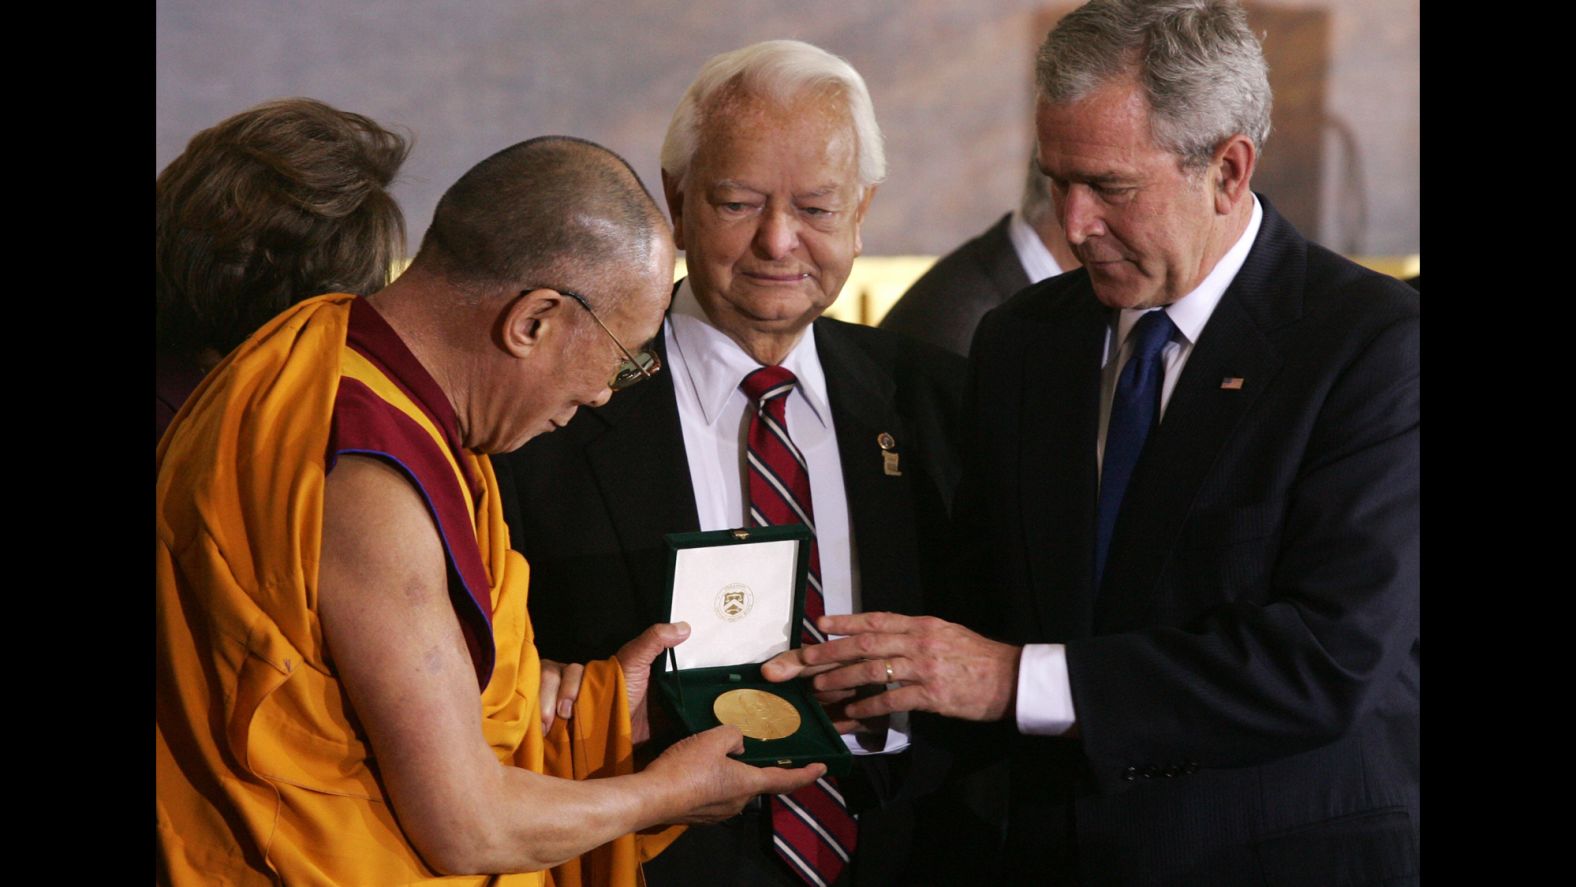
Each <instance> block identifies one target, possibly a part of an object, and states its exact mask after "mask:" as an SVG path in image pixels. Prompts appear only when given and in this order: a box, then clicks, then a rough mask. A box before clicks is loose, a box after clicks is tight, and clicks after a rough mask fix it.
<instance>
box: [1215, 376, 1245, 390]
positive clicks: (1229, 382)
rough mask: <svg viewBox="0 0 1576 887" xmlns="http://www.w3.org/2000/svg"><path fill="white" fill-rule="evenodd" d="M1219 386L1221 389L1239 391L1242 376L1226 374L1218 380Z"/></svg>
mask: <svg viewBox="0 0 1576 887" xmlns="http://www.w3.org/2000/svg"><path fill="white" fill-rule="evenodd" d="M1220 388H1221V390H1222V391H1241V390H1242V377H1241V376H1227V377H1226V378H1224V379H1221V380H1220Z"/></svg>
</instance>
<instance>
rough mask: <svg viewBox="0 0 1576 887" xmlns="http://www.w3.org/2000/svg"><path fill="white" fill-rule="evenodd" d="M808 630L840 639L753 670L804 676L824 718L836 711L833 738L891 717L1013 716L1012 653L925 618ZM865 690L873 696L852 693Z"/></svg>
mask: <svg viewBox="0 0 1576 887" xmlns="http://www.w3.org/2000/svg"><path fill="white" fill-rule="evenodd" d="M816 625H817V627H818V628H820V629H821V631H822V632H824V633H826V634H827V635H828V636H831V635H845V637H837V638H834V639H832V640H828V641H827V642H826V643H824V644H807V645H805V646H803V647H798V648H795V649H792V650H788V651H787V652H784V653H780V654H778V655H777V656H774V657H772V658H771V659H770V660H768V661H767V662H766V663H764V664H763V665H762V666H761V675H762V677H764V678H766V679H767V680H769V681H773V682H781V681H786V680H791V679H793V678H795V677H812V681H811V686H813V687H814V688H815V690H816V693H817V698H819V699H821V701H822V702H823V703H830V705H829V706H828V707H829V713H831V712H830V709H831V706H841V711H840V712H839V713H837V714H833V721H834V725H835V726H836V727H837V729H838V730H839V732H843V733H848V732H854V730H855V729H857V727H858V726H859V724H858V722H859V721H860V720H862V719H869V718H875V717H880V716H884V715H888V714H891V713H892V712H898V711H928V712H933V713H935V714H939V715H944V716H947V717H952V718H962V719H964V720H970V721H996V720H1001V719H1002V718H1004V717H1008V716H1010V715H1011V713H1012V711H1013V701H1014V696H1015V695H1016V692H1017V687H1018V658H1019V655H1020V653H1021V652H1022V650H1021V648H1019V647H1014V646H1012V645H1010V644H1003V643H1000V642H998V641H993V640H991V639H989V638H986V637H983V636H981V635H978V634H975V633H974V632H972V631H970V630H968V629H967V628H964V627H963V626H961V625H955V624H953V623H951V622H946V621H944V620H941V619H937V618H935V617H932V616H902V615H899V614H897V613H855V614H853V615H850V616H822V617H821V618H820V619H818V620H817V621H816ZM871 685H874V686H875V687H876V688H877V689H876V692H875V693H873V694H872V695H864V696H862V695H860V693H859V692H858V691H859V690H860V689H861V688H866V687H870V686H871ZM883 688H884V689H883ZM865 726H867V727H868V726H869V725H865Z"/></svg>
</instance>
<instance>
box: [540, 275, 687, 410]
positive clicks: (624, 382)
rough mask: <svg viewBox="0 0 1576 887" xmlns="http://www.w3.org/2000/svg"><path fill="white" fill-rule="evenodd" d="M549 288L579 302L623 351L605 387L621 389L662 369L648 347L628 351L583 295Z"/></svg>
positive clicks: (653, 352)
mask: <svg viewBox="0 0 1576 887" xmlns="http://www.w3.org/2000/svg"><path fill="white" fill-rule="evenodd" d="M549 289H552V290H553V291H554V292H558V293H562V294H563V295H566V296H568V297H569V298H571V299H574V300H575V301H576V302H579V303H580V307H581V308H584V309H586V313H588V314H590V315H591V319H592V320H594V321H596V325H597V326H599V327H601V328H602V332H604V333H607V337H608V338H609V339H612V340H613V344H614V345H617V346H618V350H619V351H621V352H623V354H624V362H623V363H621V364H619V365H618V369H617V370H614V372H613V378H612V379H610V380H608V383H607V387H609V388H611V389H613V390H614V391H623V390H624V389H625V388H628V387H629V386H631V385H633V384H635V383H636V382H639V381H640V380H641V379H649V378H651V377H652V376H655V375H656V374H657V371H658V370H660V369H662V361H661V360H659V359H658V358H657V353H656V352H655V351H652V350H651V349H649V348H642V349H640V350H639V351H637V352H635V353H634V354H631V353H629V349H628V348H625V347H624V343H622V342H620V341H619V340H618V337H617V336H615V335H613V331H612V330H610V329H608V328H607V324H605V323H603V322H602V318H600V317H597V316H596V312H595V311H592V310H591V303H590V302H587V301H586V297H585V296H582V295H580V294H579V293H577V292H574V291H573V290H566V289H561V288H559V287H549Z"/></svg>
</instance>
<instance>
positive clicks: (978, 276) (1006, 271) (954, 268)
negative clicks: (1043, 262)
mask: <svg viewBox="0 0 1576 887" xmlns="http://www.w3.org/2000/svg"><path fill="white" fill-rule="evenodd" d="M1011 219H1012V213H1008V214H1006V215H1004V216H1002V217H1001V219H1000V220H999V221H997V222H996V224H994V225H992V226H990V228H988V229H986V231H985V233H983V234H981V235H979V236H978V237H975V238H974V239H972V240H970V241H968V242H967V243H965V244H963V245H962V246H960V247H958V248H957V249H955V250H953V251H952V252H950V253H947V254H946V255H945V256H942V257H941V258H940V259H939V260H937V262H936V264H934V265H932V266H930V270H928V271H926V272H925V273H924V275H922V276H921V277H920V278H919V279H918V280H916V281H914V285H913V286H911V287H909V288H908V292H906V293H904V294H903V297H902V298H900V299H898V301H897V304H895V305H893V306H892V310H891V311H889V312H887V315H886V317H883V318H882V319H881V328H882V329H884V330H891V331H893V332H896V333H902V334H903V335H905V336H912V337H914V338H916V339H918V340H920V341H921V342H929V343H931V344H932V345H937V346H940V347H942V348H945V349H947V350H948V351H951V352H952V353H954V354H961V355H963V356H965V357H967V356H968V353H969V341H970V340H971V339H973V338H974V328H975V327H976V326H978V325H979V322H980V318H981V317H984V316H985V312H987V311H989V310H991V309H992V308H995V307H996V306H997V305H1000V304H1001V303H1003V302H1005V301H1007V300H1008V299H1009V298H1011V297H1012V296H1013V294H1014V293H1016V292H1018V291H1019V290H1021V289H1023V288H1024V287H1026V286H1028V285H1029V275H1027V274H1025V273H1024V271H1023V262H1021V261H1019V259H1018V253H1017V251H1016V250H1014V249H1013V247H1012V238H1011V237H1009V236H1008V234H1007V224H1008V222H1009V221H1010V220H1011Z"/></svg>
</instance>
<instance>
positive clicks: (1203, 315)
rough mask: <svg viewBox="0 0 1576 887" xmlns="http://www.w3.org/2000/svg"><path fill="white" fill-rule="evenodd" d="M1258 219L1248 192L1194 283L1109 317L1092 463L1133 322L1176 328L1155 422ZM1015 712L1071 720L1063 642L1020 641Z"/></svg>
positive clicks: (1054, 730)
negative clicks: (1235, 229)
mask: <svg viewBox="0 0 1576 887" xmlns="http://www.w3.org/2000/svg"><path fill="white" fill-rule="evenodd" d="M1250 196H1251V195H1250ZM1263 221H1264V210H1263V209H1261V208H1260V207H1259V199H1258V198H1257V197H1253V214H1252V216H1251V217H1250V218H1249V219H1248V227H1247V228H1246V229H1245V230H1243V232H1242V236H1241V237H1238V238H1237V242H1236V243H1234V244H1232V246H1231V249H1229V250H1227V251H1226V254H1225V255H1224V256H1221V257H1220V261H1219V262H1216V263H1215V267H1214V268H1213V269H1211V271H1210V272H1209V274H1208V275H1207V276H1205V278H1204V280H1203V281H1202V282H1201V283H1199V285H1198V287H1197V288H1195V289H1194V290H1193V291H1192V292H1190V293H1188V294H1187V295H1185V296H1183V297H1182V298H1180V299H1178V300H1176V301H1175V302H1172V303H1171V304H1170V305H1167V306H1166V307H1165V308H1150V309H1123V310H1121V311H1118V312H1116V314H1115V315H1114V316H1113V317H1112V319H1111V323H1110V325H1109V326H1108V327H1107V329H1106V334H1105V356H1104V357H1103V358H1101V360H1102V363H1101V367H1102V369H1101V375H1100V435H1099V441H1098V443H1097V445H1096V446H1097V450H1096V453H1095V457H1096V460H1097V464H1099V465H1100V466H1104V464H1105V432H1106V425H1107V424H1108V423H1109V422H1110V421H1111V402H1112V400H1114V399H1115V395H1116V379H1117V377H1118V376H1119V375H1121V372H1122V367H1123V366H1124V365H1126V363H1127V359H1128V358H1129V357H1130V356H1132V353H1133V343H1132V342H1131V341H1130V340H1129V338H1128V334H1129V333H1131V332H1132V331H1133V327H1134V326H1136V325H1137V324H1138V319H1139V318H1140V317H1142V316H1143V315H1144V314H1145V312H1146V311H1165V312H1166V313H1167V314H1168V315H1170V317H1171V322H1172V323H1173V324H1176V328H1177V335H1175V336H1173V337H1172V339H1171V341H1170V342H1167V343H1166V345H1165V347H1163V348H1162V349H1161V350H1160V358H1161V360H1162V361H1163V362H1164V364H1165V378H1164V381H1163V382H1162V384H1161V387H1160V415H1159V416H1157V417H1155V422H1156V424H1158V423H1159V422H1160V421H1162V420H1163V419H1164V418H1165V415H1166V405H1167V404H1169V403H1170V402H1171V392H1172V391H1174V390H1175V389H1176V387H1177V379H1179V378H1181V376H1182V368H1183V366H1185V365H1186V364H1187V359H1188V357H1189V356H1191V355H1192V353H1193V346H1194V345H1195V344H1197V342H1198V337H1199V336H1200V335H1201V334H1203V332H1204V325H1205V324H1207V323H1209V318H1210V315H1212V314H1214V313H1215V306H1216V305H1219V304H1220V297H1221V296H1223V295H1225V294H1226V288H1227V287H1229V286H1230V285H1231V282H1232V281H1233V280H1235V279H1236V277H1237V272H1238V271H1241V270H1242V264H1243V263H1244V262H1246V261H1247V259H1248V253H1249V252H1250V251H1251V250H1252V249H1253V239H1254V238H1255V237H1256V236H1258V233H1259V225H1260V223H1262V222H1263ZM1115 343H1120V345H1116V344H1115ZM1113 346H1114V347H1113ZM1113 352H1114V359H1113ZM1017 716H1018V730H1019V731H1020V732H1022V733H1028V734H1033V735H1038V736H1060V735H1062V734H1063V733H1066V732H1067V731H1068V730H1070V729H1072V726H1073V724H1074V723H1076V722H1077V714H1076V712H1074V711H1073V694H1072V685H1071V683H1070V682H1069V681H1068V678H1067V646H1066V645H1065V644H1027V645H1025V646H1024V648H1023V655H1022V656H1021V657H1020V658H1019V659H1018V711H1017Z"/></svg>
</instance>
